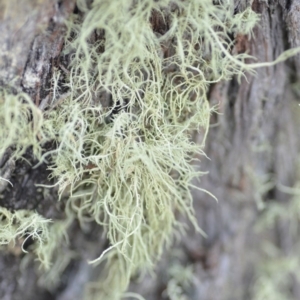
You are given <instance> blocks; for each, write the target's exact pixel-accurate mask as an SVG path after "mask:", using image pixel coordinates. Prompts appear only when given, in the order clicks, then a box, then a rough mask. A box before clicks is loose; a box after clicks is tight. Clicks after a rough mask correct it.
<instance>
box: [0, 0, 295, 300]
mask: <svg viewBox="0 0 300 300" xmlns="http://www.w3.org/2000/svg"><path fill="white" fill-rule="evenodd" d="M248 2H249V1H246V0H239V1H235V3H236V5H235V7H236V8H235V13H237V12H239V11H243V10H244V9H245V7H246V6H247V5H248V4H249V3H248ZM250 2H251V3H252V4H251V7H252V9H253V11H255V12H256V13H259V14H260V21H259V23H258V25H256V27H255V28H254V30H253V34H252V37H251V39H250V38H249V37H248V36H244V35H237V36H236V37H235V45H234V49H233V51H235V52H236V53H245V52H247V53H248V54H250V55H252V56H254V57H256V58H257V61H258V62H271V61H273V60H275V59H276V58H277V57H278V56H279V55H280V54H281V53H282V52H283V51H285V50H287V49H290V48H292V47H297V46H300V32H299V24H300V3H298V1H297V0H294V1H290V0H278V1H276V0H272V1H259V0H253V1H250ZM77 10H78V8H77V7H76V5H75V0H74V1H73V0H63V1H58V0H57V1H50V0H45V1H31V0H23V1H21V2H20V1H5V0H4V1H3V0H2V3H0V20H1V22H0V45H1V53H0V86H1V87H2V88H8V89H10V90H11V91H12V92H13V93H17V92H21V91H22V92H25V93H27V94H28V95H29V96H30V97H31V99H32V101H33V102H34V103H35V105H36V106H39V107H40V108H41V109H43V105H45V103H46V101H47V99H48V98H49V97H51V96H49V93H50V92H49V90H51V85H52V81H51V78H52V76H53V71H54V68H59V69H60V70H64V69H66V68H67V66H68V63H69V62H68V61H67V59H68V58H66V56H63V55H62V53H61V52H62V50H63V47H64V37H65V35H66V27H65V24H64V22H65V20H67V19H68V18H69V17H70V15H71V14H72V13H73V12H74V11H77ZM157 26H158V25H157ZM256 71H257V73H256V75H254V76H253V75H251V74H246V76H245V77H242V78H238V77H237V76H234V77H233V78H232V79H231V80H229V81H221V82H218V83H215V84H211V86H210V87H209V90H208V98H209V101H210V105H211V106H214V105H215V106H216V107H217V109H216V112H215V113H214V114H213V115H212V116H211V121H210V129H209V133H208V137H207V140H206V146H205V153H206V154H207V158H204V157H201V164H200V163H199V165H197V166H196V167H197V168H198V167H199V168H201V170H202V171H207V172H208V174H206V175H204V176H202V177H201V182H200V183H199V182H195V184H196V185H199V186H200V187H201V188H203V189H205V190H207V191H209V192H211V193H213V194H214V195H215V196H216V197H217V198H218V202H216V201H215V200H214V199H213V198H211V196H210V195H208V194H207V193H204V192H201V191H197V190H195V191H193V196H194V208H195V213H196V216H197V220H198V222H199V225H200V227H201V228H202V229H203V231H204V232H205V233H206V235H207V237H203V236H201V235H199V233H195V232H194V231H193V230H192V229H189V230H188V234H186V235H184V237H182V239H181V240H180V241H177V243H175V244H176V247H175V246H174V247H172V249H171V250H168V251H166V253H164V255H163V257H162V259H161V260H160V263H159V264H158V265H157V267H156V269H155V273H156V274H157V277H151V276H148V275H147V276H146V277H145V278H143V279H142V280H141V281H137V280H134V279H133V280H132V282H131V285H130V287H129V290H130V291H133V292H137V293H140V294H141V295H142V296H143V297H145V299H147V300H151V299H153V300H154V299H169V298H168V296H166V295H167V290H168V289H171V288H172V286H171V285H172V284H174V285H175V287H178V288H180V289H181V293H182V298H172V299H194V300H199V299H203V300H229V299H230V300H234V299H236V300H240V299H247V300H248V299H277V298H278V299H300V282H299V278H298V277H299V276H298V274H297V272H298V267H299V263H298V260H299V259H298V255H297V251H298V249H299V245H298V242H297V240H298V236H299V233H298V232H297V230H298V227H297V226H298V215H299V214H298V215H297V211H296V209H297V205H296V206H293V205H294V203H295V201H296V200H295V199H296V198H295V197H294V196H293V193H292V195H291V193H289V192H290V190H288V189H287V188H286V187H295V186H297V182H298V181H299V178H298V176H299V174H298V173H299V169H298V167H299V165H298V163H297V161H298V152H299V150H300V138H299V134H298V133H297V127H298V125H299V120H300V118H299V117H300V113H299V111H300V108H299V105H298V98H299V96H300V89H299V75H300V60H299V56H295V57H293V58H291V59H289V60H287V61H285V62H281V63H278V64H276V65H274V66H271V67H262V68H259V69H257V70H256ZM195 140H197V135H195ZM51 147H53V145H49V149H50V148H51ZM10 151H11V150H10V149H8V150H7V152H6V154H5V156H3V158H2V160H1V161H0V167H1V168H2V169H3V170H4V168H6V169H5V172H8V173H7V174H8V175H9V176H7V178H8V179H9V180H10V182H11V183H12V184H13V187H12V186H10V185H9V184H6V185H5V186H3V187H0V188H1V189H2V191H1V198H0V206H2V207H5V208H7V209H9V210H11V211H15V210H19V209H27V210H33V211H37V212H38V213H39V214H41V215H42V216H44V217H45V218H51V219H62V218H63V204H61V202H58V201H57V189H56V188H55V187H53V188H50V189H49V190H48V192H47V193H46V194H45V193H43V191H44V190H43V189H39V188H38V187H36V186H35V184H36V183H39V184H48V185H51V184H54V183H55V180H54V179H51V180H49V174H50V171H49V170H48V169H47V165H46V164H41V165H39V166H38V167H36V168H34V167H33V166H34V165H35V164H36V163H37V161H36V160H35V159H34V158H33V155H32V152H31V150H30V149H29V150H27V152H26V153H25V154H24V157H25V158H26V161H25V160H19V161H17V162H16V163H15V164H11V166H10V165H9V164H8V162H9V155H10ZM28 162H30V164H29V163H28ZM8 167H9V168H8ZM7 168H8V169H9V171H7ZM5 172H4V171H1V172H0V174H1V176H0V177H3V174H4V173H5ZM276 208H280V209H279V211H280V212H277V211H276ZM284 213H286V214H284ZM291 214H292V215H291ZM179 218H181V217H179ZM183 221H184V222H188V221H187V220H183ZM93 226H94V225H93V224H91V225H90V228H88V229H87V230H86V232H84V231H83V230H81V229H80V226H79V224H78V223H77V222H76V221H75V222H74V224H73V225H72V226H71V228H70V230H69V236H71V237H72V239H71V241H70V249H71V250H74V251H76V252H77V255H76V257H75V258H74V259H73V260H71V262H70V263H69V265H68V266H67V267H66V269H65V271H64V273H63V275H62V276H61V280H60V282H59V283H57V284H55V285H53V287H52V288H49V287H48V288H45V287H44V286H43V284H41V280H39V279H41V278H40V275H39V273H38V272H37V271H36V268H35V266H34V264H33V263H32V262H30V263H27V264H26V261H25V262H24V257H25V256H26V255H27V254H24V253H22V251H17V250H16V246H15V247H13V248H12V249H11V251H7V249H6V250H3V251H2V253H1V256H0V298H1V299H3V300H4V299H5V300H6V299H7V300H10V299H13V300H18V299H22V300H26V299H57V300H68V299H72V300H73V299H74V300H75V299H78V300H79V299H82V294H81V293H82V290H83V288H84V285H85V284H86V283H87V282H88V281H89V280H90V279H91V278H95V277H96V274H97V273H99V272H100V271H99V270H98V269H96V270H94V269H93V268H92V267H90V266H89V265H88V264H87V263H86V260H87V258H88V257H96V256H97V255H99V253H101V251H100V250H104V249H105V248H107V246H108V245H107V241H106V239H105V238H102V237H101V235H100V234H99V227H97V228H96V226H94V227H93ZM293 229H294V230H293ZM26 247H29V248H30V241H29V245H26V244H25V248H26ZM29 248H28V249H29ZM175 249H176V250H175ZM298 253H299V251H298ZM170 267H173V269H172V268H170ZM176 268H177V269H176ZM170 269H171V271H170ZM176 270H177V271H176ZM176 272H177V273H176ZM184 272H186V274H187V275H186V276H187V277H188V278H189V279H190V281H189V284H187V285H184V284H183V280H184ZM180 276H181V277H180ZM267 290H268V291H267ZM262 295H263V296H262ZM169 297H170V295H169ZM184 297H185V298H184ZM170 299H171V298H170Z"/></svg>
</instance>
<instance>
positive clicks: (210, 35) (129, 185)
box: [0, 0, 299, 299]
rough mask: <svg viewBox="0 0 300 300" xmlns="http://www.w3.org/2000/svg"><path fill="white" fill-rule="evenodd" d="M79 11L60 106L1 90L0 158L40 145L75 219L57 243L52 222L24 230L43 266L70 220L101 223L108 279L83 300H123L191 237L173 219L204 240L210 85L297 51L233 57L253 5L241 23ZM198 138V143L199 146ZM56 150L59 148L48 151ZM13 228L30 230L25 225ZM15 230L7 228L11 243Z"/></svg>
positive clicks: (123, 5) (206, 15) (183, 7)
mask: <svg viewBox="0 0 300 300" xmlns="http://www.w3.org/2000/svg"><path fill="white" fill-rule="evenodd" d="M77 5H78V8H79V10H80V12H81V14H79V15H73V16H72V18H71V19H70V20H69V22H68V24H67V28H68V34H67V36H66V40H65V47H64V55H66V56H68V57H69V58H70V60H71V65H70V66H68V68H69V71H68V72H67V74H64V76H61V74H60V71H58V70H57V72H56V73H55V75H54V78H53V90H52V91H51V92H52V93H51V94H52V95H53V97H52V99H50V105H49V107H47V108H45V111H44V112H43V114H42V113H41V111H40V110H39V109H38V108H36V107H35V106H34V105H33V104H32V102H31V101H30V99H29V97H28V96H26V95H23V94H22V95H8V94H7V93H5V92H2V95H4V96H3V97H2V98H1V99H0V123H1V125H2V124H4V126H1V127H0V134H1V137H2V138H3V137H4V138H3V139H4V140H5V143H4V144H2V145H0V156H1V154H3V153H4V151H5V150H6V149H7V148H8V147H13V148H14V149H15V157H16V159H17V158H20V157H21V156H22V154H23V153H24V151H25V150H26V149H27V148H28V147H33V150H34V151H33V153H34V155H35V156H36V157H37V158H38V159H39V160H40V162H46V163H48V166H49V170H50V171H51V177H52V178H54V179H55V180H56V185H57V186H58V188H59V196H60V197H61V196H62V195H64V197H65V196H66V195H69V198H68V200H67V203H66V216H67V220H68V222H67V223H66V224H64V225H63V226H62V227H61V228H60V230H58V229H57V228H56V227H55V226H54V227H53V228H54V229H53V236H52V237H50V236H51V234H50V231H49V230H50V229H49V228H48V229H47V228H46V227H43V228H42V229H39V228H40V227H39V226H42V225H43V224H44V221H45V220H44V219H39V218H38V219H36V222H37V223H36V224H34V227H30V226H29V227H26V228H27V229H26V234H30V235H33V237H34V238H36V239H37V240H38V241H39V243H40V244H39V246H37V248H36V254H37V256H38V258H39V259H40V260H41V261H42V262H43V263H44V265H46V266H49V261H48V258H49V257H52V256H53V255H49V253H52V252H53V251H55V247H56V245H57V244H58V242H57V240H55V239H61V238H62V237H63V236H64V235H65V234H66V231H67V228H68V226H69V220H72V219H73V218H78V220H79V221H80V223H81V224H82V225H84V223H85V222H90V221H95V222H96V223H97V224H98V225H99V226H102V228H103V229H104V231H105V232H106V236H107V238H108V240H109V242H110V246H109V248H108V249H106V250H105V251H104V252H103V253H102V254H101V256H100V257H98V258H95V259H94V260H93V261H91V262H90V263H92V264H97V263H100V262H101V261H103V260H105V259H106V263H105V269H106V273H105V275H103V277H102V278H100V280H99V283H96V284H93V285H90V286H89V287H90V288H88V289H87V294H86V296H85V299H119V298H121V297H122V295H123V296H124V295H125V296H126V294H124V292H125V291H126V289H127V287H128V284H129V282H130V278H131V277H132V276H133V275H136V274H139V273H141V272H142V271H143V272H147V271H151V270H152V269H153V266H154V265H155V263H156V262H157V261H158V260H159V258H160V257H161V254H162V253H163V251H164V250H165V249H166V248H168V247H170V245H171V244H172V241H173V239H174V237H175V235H176V234H177V233H182V232H183V231H184V224H181V223H180V222H178V221H177V218H176V213H177V212H180V213H181V214H183V215H185V216H187V217H188V218H189V220H190V221H191V222H192V224H193V225H194V227H195V229H196V230H198V231H199V232H201V230H200V228H199V227H198V224H197V220H196V219H195V216H194V210H193V200H192V195H191V192H190V189H191V187H192V185H191V180H192V179H193V178H195V177H199V176H200V175H201V174H202V173H201V172H198V171H195V170H194V168H193V162H194V161H195V160H196V157H201V155H204V153H203V146H204V143H205V138H206V135H207V132H208V128H209V118H210V114H211V113H212V112H213V110H214V108H213V107H210V105H209V103H208V100H207V90H208V87H209V85H210V84H212V83H216V82H218V81H220V80H229V79H231V78H232V77H233V76H238V77H241V76H246V75H245V72H248V73H254V71H253V70H254V69H255V68H257V67H262V66H269V65H272V64H273V63H277V62H279V61H282V60H284V59H286V58H287V57H289V56H291V55H293V54H295V53H296V51H299V49H296V50H295V49H292V50H289V51H287V52H285V53H284V54H283V55H281V56H280V57H279V58H278V59H277V60H276V61H275V62H272V63H270V62H267V63H253V64H246V60H247V59H250V58H251V57H250V56H249V55H248V54H247V53H240V54H232V48H233V41H232V39H231V34H232V33H234V34H236V33H242V34H251V30H252V28H253V26H254V25H255V23H256V21H257V20H258V16H257V15H256V14H255V13H254V12H253V11H252V10H251V9H250V8H247V10H246V11H244V12H241V13H239V14H234V6H233V3H232V1H211V0H201V1H197V0H191V1H181V0H175V1H169V0H162V1H159V2H158V1H154V0H143V1H142V0H135V1H133V0H132V1H129V0H118V1H117V0H111V1H103V0H95V1H93V3H92V5H88V3H86V2H85V1H84V0H80V1H77ZM156 23H158V24H163V26H162V27H163V30H160V29H159V28H156V27H157V24H156ZM158 27H159V26H158ZM60 78H64V80H65V84H64V86H63V87H62V86H61V82H62V80H61V79H60ZM66 90H68V93H67V94H66V93H64V94H62V93H63V92H62V91H64V92H65V91H66ZM194 131H198V132H199V133H200V134H201V136H202V143H200V144H195V143H194V142H193V141H192V134H193V132H194ZM48 141H52V142H54V143H55V144H56V147H55V149H53V150H51V151H47V150H46V149H43V145H45V143H46V142H48ZM198 188H199V187H198ZM7 213H8V212H7ZM17 213H18V212H15V213H14V215H13V214H12V215H10V219H11V218H17V217H16V216H18V215H17ZM27 213H28V212H27ZM10 214H11V213H10ZM34 216H36V215H34ZM17 220H18V222H19V224H20V225H19V226H20V228H23V227H24V224H26V223H25V221H24V220H25V219H24V218H21V219H17ZM42 220H43V221H42ZM45 222H46V221H45ZM57 222H59V221H55V224H58V223H57ZM70 222H71V221H70ZM39 224H40V225H39ZM31 226H32V225H31ZM43 226H44V225H43ZM14 229H16V228H14ZM17 229H18V228H17ZM14 232H15V233H14ZM18 232H19V231H18V230H17V231H9V236H10V238H12V237H15V236H16V234H17V235H18V234H19V233H18ZM58 232H59V234H58ZM1 234H2V233H1ZM21 234H23V231H21ZM24 234H25V233H24ZM49 237H50V238H49ZM0 238H1V239H3V237H2V236H0ZM45 240H47V241H48V242H44V241H45ZM55 241H56V242H55ZM60 272H61V270H60ZM50 277H51V278H53V274H52V275H51V276H50ZM54 277H55V276H54ZM127 295H128V294H127Z"/></svg>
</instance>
